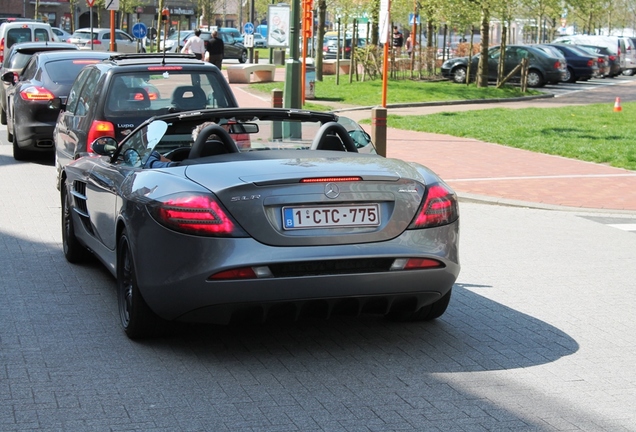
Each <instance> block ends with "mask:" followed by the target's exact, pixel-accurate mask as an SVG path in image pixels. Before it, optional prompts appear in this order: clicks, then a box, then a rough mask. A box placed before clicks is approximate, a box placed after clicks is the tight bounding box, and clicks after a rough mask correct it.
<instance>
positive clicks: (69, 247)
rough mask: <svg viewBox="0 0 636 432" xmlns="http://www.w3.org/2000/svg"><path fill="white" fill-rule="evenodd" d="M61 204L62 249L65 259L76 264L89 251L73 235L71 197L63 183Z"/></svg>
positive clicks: (85, 256)
mask: <svg viewBox="0 0 636 432" xmlns="http://www.w3.org/2000/svg"><path fill="white" fill-rule="evenodd" d="M60 199H61V204H62V250H63V251H64V257H65V258H66V261H68V262H70V263H73V264H78V263H81V262H84V261H86V259H87V258H88V256H89V254H90V252H89V251H88V249H86V248H85V247H84V246H83V245H82V244H81V243H80V242H79V240H77V237H75V226H74V224H73V218H72V215H71V212H72V211H73V210H72V209H71V201H70V199H71V197H70V196H69V195H68V191H67V190H66V186H65V185H64V184H63V185H62V187H61V192H60Z"/></svg>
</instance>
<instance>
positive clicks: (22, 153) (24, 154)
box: [7, 128, 29, 161]
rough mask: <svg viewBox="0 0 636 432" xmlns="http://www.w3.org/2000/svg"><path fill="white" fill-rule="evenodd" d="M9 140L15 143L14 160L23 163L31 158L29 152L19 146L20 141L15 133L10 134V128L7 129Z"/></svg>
mask: <svg viewBox="0 0 636 432" xmlns="http://www.w3.org/2000/svg"><path fill="white" fill-rule="evenodd" d="M7 139H9V140H11V141H13V159H15V160H19V161H23V160H27V159H28V158H29V151H28V150H24V149H23V148H21V147H20V146H19V145H18V139H17V138H16V136H15V131H14V133H13V134H10V133H9V128H7Z"/></svg>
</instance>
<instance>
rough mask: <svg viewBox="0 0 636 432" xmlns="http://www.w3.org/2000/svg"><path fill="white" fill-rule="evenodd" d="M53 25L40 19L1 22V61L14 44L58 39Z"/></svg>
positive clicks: (0, 61)
mask: <svg viewBox="0 0 636 432" xmlns="http://www.w3.org/2000/svg"><path fill="white" fill-rule="evenodd" d="M56 40H57V37H55V34H54V33H53V30H52V29H51V26H50V25H49V24H45V23H42V22H38V21H7V22H4V23H2V24H0V63H2V62H3V61H4V57H5V56H6V55H7V53H8V52H9V48H11V46H12V45H13V44H16V43H20V42H44V41H56Z"/></svg>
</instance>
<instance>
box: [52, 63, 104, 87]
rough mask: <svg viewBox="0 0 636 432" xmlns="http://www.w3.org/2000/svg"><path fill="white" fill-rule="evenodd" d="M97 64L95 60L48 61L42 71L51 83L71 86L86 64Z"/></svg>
mask: <svg viewBox="0 0 636 432" xmlns="http://www.w3.org/2000/svg"><path fill="white" fill-rule="evenodd" d="M94 63H99V60H95V59H90V60H86V59H66V60H56V61H50V62H48V63H47V64H46V65H45V66H44V69H45V70H46V73H47V74H48V76H49V78H50V79H51V81H53V82H55V83H58V84H72V83H73V81H75V77H77V76H78V75H79V73H80V70H82V68H83V67H84V66H86V65H87V64H94Z"/></svg>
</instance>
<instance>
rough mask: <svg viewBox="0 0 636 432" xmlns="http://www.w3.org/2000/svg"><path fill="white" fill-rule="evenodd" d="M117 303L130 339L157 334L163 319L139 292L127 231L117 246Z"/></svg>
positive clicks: (122, 322)
mask: <svg viewBox="0 0 636 432" xmlns="http://www.w3.org/2000/svg"><path fill="white" fill-rule="evenodd" d="M117 302H118V306H119V307H118V309H119V318H120V320H121V324H122V326H123V328H124V331H125V332H126V335H127V336H128V337H129V338H130V339H141V338H145V337H149V336H155V335H156V334H157V332H158V329H159V327H160V324H161V319H160V318H159V317H158V316H157V315H155V313H154V312H152V310H150V307H148V304H147V303H146V301H145V300H144V298H143V296H142V295H141V292H140V291H139V286H138V285H137V273H136V271H135V262H134V258H133V254H132V249H131V247H130V241H129V239H128V234H127V233H126V232H125V231H124V232H123V233H122V234H121V236H120V237H119V242H118V245H117Z"/></svg>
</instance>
